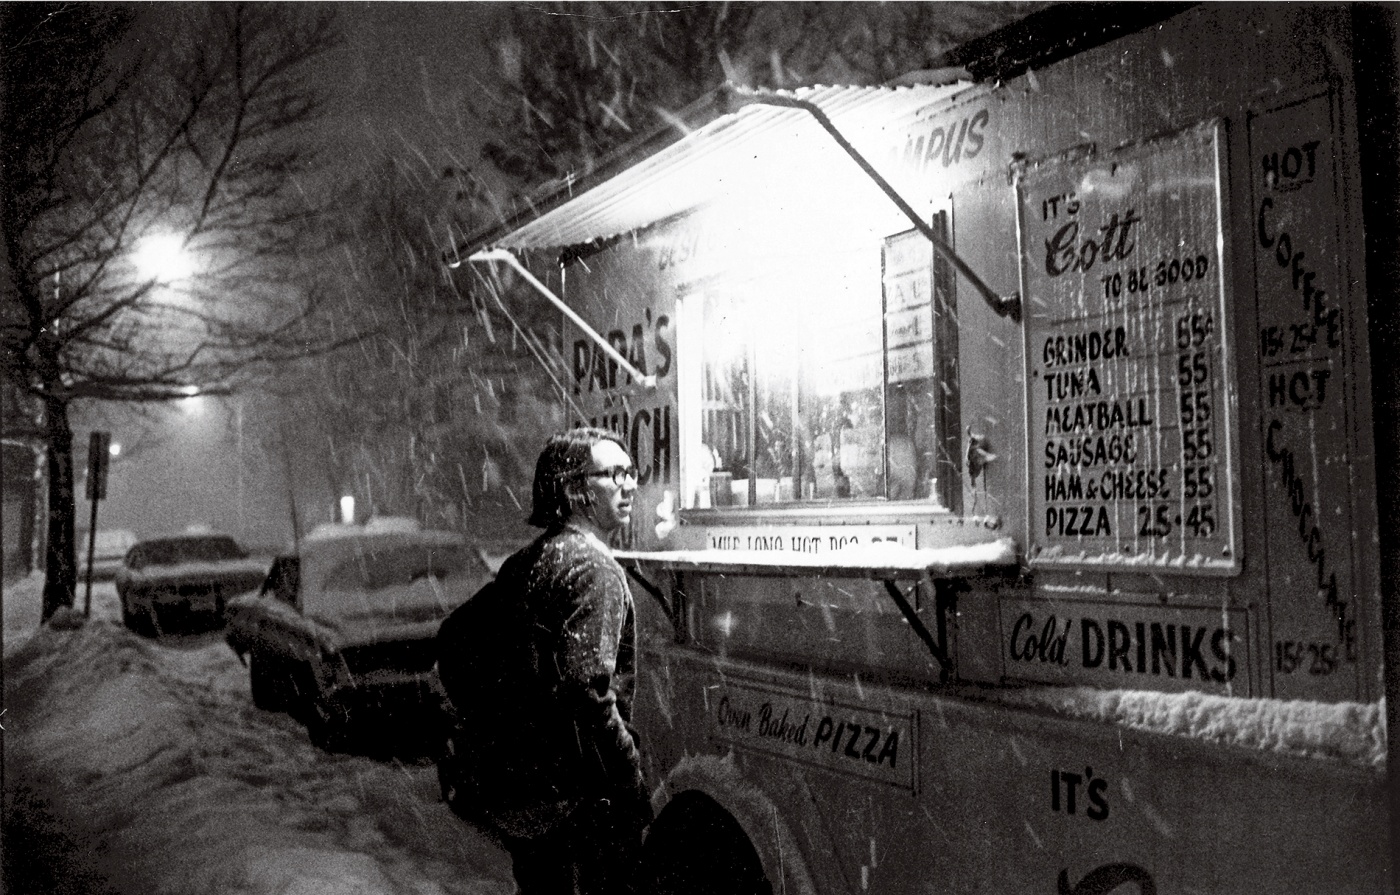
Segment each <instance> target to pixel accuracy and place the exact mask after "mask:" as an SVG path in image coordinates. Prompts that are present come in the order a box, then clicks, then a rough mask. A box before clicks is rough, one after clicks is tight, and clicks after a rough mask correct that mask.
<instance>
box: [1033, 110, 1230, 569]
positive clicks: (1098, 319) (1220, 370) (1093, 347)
mask: <svg viewBox="0 0 1400 895" xmlns="http://www.w3.org/2000/svg"><path fill="white" fill-rule="evenodd" d="M1219 170H1220V160H1219V133H1218V126H1217V125H1215V124H1207V125H1203V126H1201V127H1198V128H1194V129H1192V130H1189V131H1186V132H1183V133H1180V134H1176V135H1173V136H1170V137H1165V138H1161V139H1158V140H1155V141H1152V142H1149V143H1146V144H1142V145H1138V146H1135V147H1132V148H1131V149H1128V150H1124V151H1122V152H1117V153H1111V154H1109V155H1108V156H1107V157H1105V158H1094V157H1088V158H1085V157H1077V158H1061V159H1056V160H1053V161H1050V162H1046V163H1044V164H1042V165H1040V166H1039V167H1035V168H1031V169H1029V170H1027V171H1025V172H1023V173H1022V175H1021V176H1020V177H1019V178H1018V199H1019V209H1020V218H1021V228H1020V230H1021V265H1022V277H1023V282H1024V284H1025V290H1024V291H1025V294H1026V296H1027V299H1028V300H1027V302H1026V309H1027V313H1026V324H1025V325H1026V366H1027V371H1026V373H1027V380H1026V381H1027V382H1028V383H1029V398H1030V400H1029V401H1028V402H1027V413H1028V418H1027V423H1026V435H1027V440H1028V456H1029V457H1030V458H1031V460H1030V469H1029V497H1030V508H1031V510H1030V520H1029V527H1028V533H1029V536H1030V542H1031V543H1030V547H1031V549H1030V552H1029V555H1030V558H1031V559H1032V561H1034V562H1037V563H1039V564H1050V565H1094V566H1099V567H1114V566H1123V567H1138V566H1142V565H1145V564H1146V565H1153V566H1170V567H1177V568H1183V569H1196V570H1216V571H1226V572H1229V571H1235V570H1237V569H1238V568H1239V565H1238V563H1239V545H1238V543H1237V537H1236V529H1237V520H1236V514H1237V504H1236V475H1235V464H1236V460H1235V456H1234V454H1235V448H1234V433H1233V429H1232V424H1231V395H1230V392H1229V389H1228V386H1227V383H1228V382H1229V381H1230V373H1231V371H1230V366H1229V365H1230V359H1229V357H1228V355H1227V351H1226V346H1227V345H1228V344H1229V341H1228V339H1227V337H1226V336H1227V333H1226V328H1227V319H1226V316H1225V313H1224V291H1223V285H1222V284H1223V278H1222V274H1221V268H1222V265H1221V245H1222V238H1221V207H1220V206H1221V186H1220V174H1219Z"/></svg>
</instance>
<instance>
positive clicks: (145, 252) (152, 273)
mask: <svg viewBox="0 0 1400 895" xmlns="http://www.w3.org/2000/svg"><path fill="white" fill-rule="evenodd" d="M132 262H133V263H134V264H135V265H136V272H137V273H138V274H140V276H141V278H142V279H146V280H155V281H156V282H158V283H161V284H168V283H173V282H175V281H177V280H182V279H185V278H187V277H189V276H191V275H193V274H194V260H193V259H192V258H191V257H190V254H189V252H187V251H186V250H185V240H184V239H183V238H181V237H180V236H178V235H176V234H174V233H153V234H151V235H149V236H145V237H143V238H142V239H141V240H140V241H139V242H138V243H137V244H136V250H135V252H133V254H132Z"/></svg>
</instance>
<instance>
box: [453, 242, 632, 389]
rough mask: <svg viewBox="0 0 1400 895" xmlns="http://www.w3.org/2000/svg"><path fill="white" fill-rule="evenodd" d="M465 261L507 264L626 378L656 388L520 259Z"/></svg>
mask: <svg viewBox="0 0 1400 895" xmlns="http://www.w3.org/2000/svg"><path fill="white" fill-rule="evenodd" d="M467 260H468V261H472V262H478V263H486V264H489V263H491V262H493V261H503V262H505V263H506V264H509V265H510V266H511V268H512V269H513V270H514V271H515V272H516V273H518V274H520V276H522V277H524V278H525V282H527V283H529V284H530V285H531V286H533V287H535V291H536V292H538V293H539V294H540V295H543V296H544V297H545V298H547V299H549V301H550V303H552V304H553V305H554V306H555V307H556V308H558V309H559V310H561V311H563V312H564V316H565V317H568V318H569V320H571V321H572V322H573V324H574V325H575V326H577V327H578V328H579V329H580V330H582V331H583V334H584V335H586V336H588V338H590V339H592V340H593V341H594V342H595V343H597V345H598V347H600V348H602V349H603V351H604V352H605V353H606V354H607V355H608V357H610V358H612V359H613V360H614V361H616V362H617V365H618V366H619V367H621V368H622V369H623V371H624V372H626V373H627V375H628V376H631V377H632V379H633V381H635V382H639V383H641V384H642V386H643V387H644V388H656V377H655V376H652V375H649V374H646V373H643V372H642V371H641V370H638V369H637V368H636V367H635V366H633V365H632V362H631V361H629V360H628V359H627V358H626V357H624V356H623V354H622V352H620V351H618V350H617V348H616V347H615V346H614V345H613V344H612V343H611V342H609V341H608V340H607V339H605V338H603V337H602V336H601V335H599V333H598V331H597V330H595V329H594V328H593V327H591V326H589V325H588V324H587V323H586V322H585V321H584V319H583V318H582V317H580V316H579V315H578V313H577V312H576V311H574V309H573V308H571V307H569V306H568V304H566V303H565V301H564V299H562V298H560V297H559V296H557V295H555V294H554V292H553V291H552V290H551V289H550V288H549V287H548V286H546V285H545V284H544V283H541V282H540V281H539V280H538V279H537V278H536V277H535V275H534V274H532V273H530V271H529V270H527V269H526V268H525V265H523V264H521V263H520V259H518V258H516V257H515V256H514V255H513V254H511V253H510V252H509V251H508V250H506V249H482V250H481V251H479V252H476V253H474V254H472V255H470V256H468V258H467ZM454 266H455V265H454Z"/></svg>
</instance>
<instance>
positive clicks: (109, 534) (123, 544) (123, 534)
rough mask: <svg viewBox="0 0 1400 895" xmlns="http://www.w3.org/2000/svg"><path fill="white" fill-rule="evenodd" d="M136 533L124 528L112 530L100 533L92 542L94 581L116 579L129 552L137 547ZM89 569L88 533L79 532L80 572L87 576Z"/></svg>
mask: <svg viewBox="0 0 1400 895" xmlns="http://www.w3.org/2000/svg"><path fill="white" fill-rule="evenodd" d="M137 540H138V539H137V537H136V532H134V531H128V530H127V529H124V528H111V529H105V530H102V531H98V533H97V538H96V539H95V540H94V541H93V542H92V548H93V549H92V577H93V580H94V581H96V580H99V579H100V580H110V579H112V578H115V577H116V575H117V570H118V569H120V568H121V567H122V560H123V559H124V558H125V557H126V554H127V551H128V550H130V549H131V548H132V547H135V546H136V542H137ZM87 569H88V533H87V532H85V531H80V532H78V571H79V573H80V574H81V575H86V574H87Z"/></svg>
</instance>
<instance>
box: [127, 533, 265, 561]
mask: <svg viewBox="0 0 1400 895" xmlns="http://www.w3.org/2000/svg"><path fill="white" fill-rule="evenodd" d="M132 553H133V554H134V556H133V557H132V560H133V561H132V563H131V564H132V565H152V566H174V565H179V564H180V563H186V562H217V561H219V560H223V559H245V558H246V557H247V556H248V554H247V553H245V552H243V549H242V548H241V547H239V546H238V544H237V543H235V542H234V540H233V538H230V537H227V536H221V535H211V536H209V537H199V538H169V539H166V540H161V541H147V542H146V543H144V544H139V545H137V546H136V547H135V548H134V549H133V550H132Z"/></svg>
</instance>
